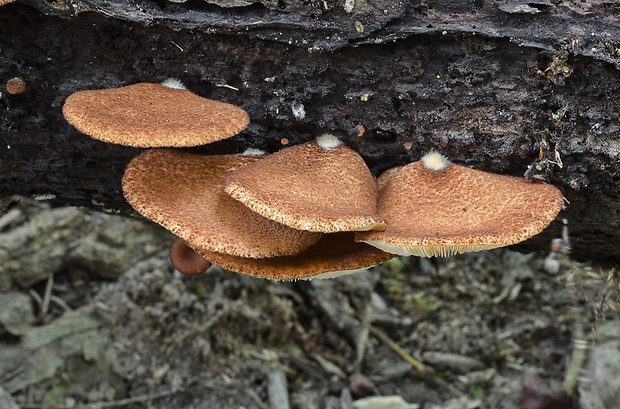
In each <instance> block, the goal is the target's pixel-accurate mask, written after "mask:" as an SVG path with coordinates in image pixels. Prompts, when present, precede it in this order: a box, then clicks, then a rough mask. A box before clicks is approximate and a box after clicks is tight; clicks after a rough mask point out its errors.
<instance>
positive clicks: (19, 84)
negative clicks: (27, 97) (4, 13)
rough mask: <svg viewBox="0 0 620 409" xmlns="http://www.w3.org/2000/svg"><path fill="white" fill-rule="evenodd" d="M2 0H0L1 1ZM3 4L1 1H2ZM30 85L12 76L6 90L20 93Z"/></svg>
mask: <svg viewBox="0 0 620 409" xmlns="http://www.w3.org/2000/svg"><path fill="white" fill-rule="evenodd" d="M1 1H2V0H0V2H1ZM0 5H1V3H0ZM27 89H28V87H27V86H26V81H24V80H23V79H21V78H10V79H9V80H8V81H7V82H6V92H8V93H9V94H11V95H19V94H23V93H24V92H26V90H27Z"/></svg>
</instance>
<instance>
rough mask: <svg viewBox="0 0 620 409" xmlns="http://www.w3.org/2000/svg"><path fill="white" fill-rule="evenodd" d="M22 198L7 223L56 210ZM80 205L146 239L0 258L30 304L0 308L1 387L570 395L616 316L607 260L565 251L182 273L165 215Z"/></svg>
mask: <svg viewBox="0 0 620 409" xmlns="http://www.w3.org/2000/svg"><path fill="white" fill-rule="evenodd" d="M16 208H18V209H21V210H20V211H21V213H22V214H23V215H26V216H24V218H22V219H19V220H16V221H13V222H10V221H7V215H9V214H12V215H13V216H11V217H14V215H15V213H14V212H13V213H11V211H9V212H8V213H6V214H5V215H4V216H2V217H0V236H5V238H6V237H8V236H9V235H10V234H11V232H14V231H20V232H22V233H20V234H22V236H23V230H18V229H19V228H20V226H21V227H23V226H24V225H27V224H28V223H30V222H31V221H32V220H33V218H34V215H35V214H36V215H41V214H50V216H49V217H50V218H51V217H56V216H53V213H52V212H54V210H57V209H51V208H49V206H45V205H42V204H41V203H34V202H30V201H27V200H21V201H20V202H19V203H18V204H17V205H14V206H13V207H12V209H16ZM79 211H80V212H83V213H84V214H85V215H86V216H85V221H84V223H86V224H88V223H91V224H93V223H94V224H95V225H97V226H99V227H98V229H99V230H97V231H98V233H97V234H99V236H97V237H100V236H101V234H102V232H103V231H104V230H105V229H110V228H113V227H111V226H119V225H122V226H125V227H124V230H123V229H120V230H119V229H118V228H115V229H116V230H114V231H123V232H124V233H123V235H125V236H123V237H129V236H128V233H127V232H128V229H129V227H127V226H130V227H131V226H133V227H132V228H137V229H140V236H141V240H142V241H141V244H140V246H149V248H150V249H154V250H153V251H150V252H145V253H144V256H143V257H142V259H141V260H139V261H135V260H132V259H130V258H128V259H127V260H128V261H127V264H128V265H127V266H126V271H125V272H124V273H122V274H120V275H117V276H116V277H114V276H111V275H110V274H106V273H105V272H102V271H99V272H98V271H96V270H97V268H100V269H106V268H108V267H106V261H107V260H99V262H97V254H95V252H93V254H91V263H84V262H82V263H65V264H60V265H59V266H60V267H58V271H49V273H51V274H50V275H49V276H48V277H47V278H45V279H43V280H39V281H38V282H37V283H35V284H29V285H28V286H25V287H24V286H20V282H19V274H17V275H16V274H15V272H14V271H9V267H6V266H7V264H5V267H2V266H0V276H4V278H3V280H4V282H9V284H8V285H7V288H4V290H6V291H5V292H3V293H0V296H2V297H5V298H3V299H2V300H3V301H2V303H6V304H5V305H4V306H3V309H4V307H7V308H8V307H10V308H9V309H13V310H17V309H18V308H17V307H16V306H17V305H18V301H17V300H18V299H19V298H20V297H22V298H23V297H25V300H26V303H25V305H26V307H25V312H24V313H23V314H24V315H18V317H25V318H18V319H17V320H15V319H13V320H12V321H11V320H10V319H7V318H6V316H5V315H3V316H1V317H0V322H1V323H2V325H0V345H1V346H2V347H1V348H0V387H2V388H4V389H5V390H6V391H8V392H9V393H10V394H11V396H12V398H13V399H14V401H15V402H17V404H18V405H19V406H20V407H21V408H42V407H49V408H71V407H87V408H95V407H97V408H101V407H122V408H136V409H137V408H163V407H167V408H222V409H228V408H231V409H232V408H235V409H237V408H273V409H280V408H287V407H291V408H301V409H306V408H308V409H310V408H334V409H335V408H361V407H366V408H368V407H373V406H369V405H370V404H371V403H372V401H371V400H369V399H368V397H372V396H375V397H376V396H384V397H387V396H392V398H390V399H391V400H390V402H391V403H389V404H388V403H385V402H386V401H383V402H384V403H382V404H380V406H374V407H380V408H387V407H391V408H401V407H402V408H407V407H409V408H425V409H427V408H435V409H440V408H441V409H448V408H496V409H513V408H521V407H523V408H539V409H551V408H560V407H562V408H564V407H571V405H573V406H572V407H575V408H579V407H585V406H583V402H581V403H580V402H579V399H580V398H579V393H578V392H577V388H575V389H573V391H574V394H573V397H572V404H571V403H567V402H569V401H570V400H569V399H568V397H567V396H565V395H566V394H565V393H564V392H563V391H564V387H563V383H564V382H565V378H566V376H567V375H566V374H567V368H569V367H571V364H570V363H571V362H573V363H574V362H575V358H574V356H575V354H574V352H575V348H574V346H575V345H577V344H578V343H577V342H575V341H576V340H579V339H581V338H583V337H584V335H583V334H582V332H583V333H585V335H586V336H587V335H588V334H589V333H591V332H593V331H594V330H595V329H596V328H597V327H598V326H599V324H601V323H602V322H603V321H606V320H607V321H611V320H612V319H615V318H617V317H618V308H617V307H618V305H619V304H618V302H620V297H619V291H618V283H617V274H616V270H614V269H613V268H612V267H611V266H602V267H599V266H595V265H594V264H592V263H590V264H587V265H585V264H580V263H577V262H574V261H571V260H570V259H569V258H567V257H559V261H558V263H557V264H556V267H559V269H558V271H557V272H554V269H553V268H552V267H553V266H552V263H550V262H549V261H548V260H547V262H546V259H548V258H549V253H531V254H520V253H516V252H513V251H510V250H506V249H499V250H494V251H487V252H482V253H472V254H465V255H460V256H456V257H450V258H433V259H425V258H414V257H410V258H399V259H394V260H392V261H390V262H387V263H384V264H383V265H381V266H378V267H374V268H371V269H369V270H368V271H365V272H360V273H356V274H352V275H349V276H343V277H340V278H336V279H330V280H314V281H295V282H276V281H269V280H262V279H254V278H250V277H245V276H242V275H238V274H235V273H231V272H228V271H224V270H222V269H219V268H218V267H215V266H214V267H212V268H211V269H210V270H209V271H208V272H207V273H206V274H203V275H199V276H183V275H181V274H179V273H178V272H176V271H175V270H174V269H173V267H172V266H171V265H170V262H169V260H168V254H167V246H168V245H169V244H170V242H171V241H172V237H171V236H170V235H168V234H166V233H163V232H162V231H161V229H159V228H158V227H156V226H153V225H150V224H143V223H142V222H138V221H136V220H132V219H127V218H123V217H120V216H113V215H103V214H100V213H93V212H90V211H86V210H79ZM46 212H47V213H46ZM95 219H96V220H105V223H100V221H97V222H94V221H93V220H95ZM69 228H71V229H74V230H75V227H74V226H70V227H69ZM59 229H60V228H59ZM83 230H84V229H83ZM86 230H87V231H88V229H86ZM91 234H95V233H94V232H91ZM61 236H62V235H61ZM64 237H66V236H64ZM86 237H88V235H84V236H80V238H79V240H80V241H83V240H86ZM144 237H150V239H149V241H150V242H149V243H148V244H145V240H144ZM15 239H19V238H15ZM21 239H22V240H23V243H24V246H28V241H29V240H30V238H28V237H21ZM33 240H34V239H33ZM131 245H132V244H130V243H127V246H128V248H130V247H131ZM57 246H58V249H62V248H63V242H62V240H58V242H57ZM71 246H74V245H71ZM64 251H65V253H64V254H67V255H70V254H71V251H72V250H71V247H70V246H69V247H66V248H65V250H64ZM117 251H121V250H117ZM53 253H54V252H53V251H50V252H49V254H50V257H52V254H53ZM99 254H101V253H99ZM69 258H70V257H69ZM556 258H558V257H557V255H556ZM129 264H130V265H129ZM85 266H88V267H85ZM97 266H99V267H97ZM11 268H12V267H11ZM50 269H51V267H50ZM550 271H551V272H550ZM7 275H9V276H10V278H6V276H7ZM50 277H53V279H51V278H50ZM104 277H105V278H104ZM1 281H2V280H0V282H1ZM46 293H47V296H46ZM9 294H10V296H11V297H14V298H12V299H11V300H14V301H10V302H8V301H7V298H6V297H8V295H9ZM46 299H48V304H47V306H46V307H45V308H44V305H45V300H46ZM50 300H51V301H50ZM20 305H22V304H20ZM15 314H17V312H15ZM27 317H30V318H27ZM20 320H21V322H19V321H20ZM15 321H18V323H17V324H20V325H16V324H15ZM11 322H12V324H9V323H11ZM571 357H573V358H571ZM571 359H572V361H571ZM579 364H580V362H579ZM575 365H576V364H575ZM573 366H574V365H573ZM578 366H580V365H578ZM580 376H581V378H580V379H581V380H580V381H579V387H580V388H581V397H582V398H583V396H584V395H587V391H588V389H587V385H586V384H585V383H584V382H585V381H584V380H587V379H589V378H588V374H587V372H583V371H582V372H580ZM590 380H591V379H590ZM523 383H525V385H526V386H525V387H524V386H523ZM397 397H400V398H402V400H399V399H398V398H397ZM582 400H583V399H582ZM404 402H408V403H409V404H410V405H408V406H406V405H404ZM46 405H47V406H46ZM84 405H86V406H84ZM287 405H289V406H287ZM364 405H366V406H364Z"/></svg>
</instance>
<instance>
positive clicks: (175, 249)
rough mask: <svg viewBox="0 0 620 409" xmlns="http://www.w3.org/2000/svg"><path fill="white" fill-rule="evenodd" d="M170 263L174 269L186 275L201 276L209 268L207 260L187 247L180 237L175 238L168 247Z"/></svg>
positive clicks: (209, 264)
mask: <svg viewBox="0 0 620 409" xmlns="http://www.w3.org/2000/svg"><path fill="white" fill-rule="evenodd" d="M170 261H171V262H172V265H173V266H174V268H176V269H177V270H178V271H179V272H181V273H183V274H186V275H198V274H202V273H204V272H205V271H207V270H208V269H209V267H211V263H210V262H209V261H208V260H207V259H205V258H204V257H203V256H201V255H200V254H199V253H197V252H196V251H195V250H194V249H193V248H191V247H190V246H188V245H187V243H186V242H185V240H183V239H182V238H180V237H177V238H176V239H175V240H174V241H173V242H172V246H170Z"/></svg>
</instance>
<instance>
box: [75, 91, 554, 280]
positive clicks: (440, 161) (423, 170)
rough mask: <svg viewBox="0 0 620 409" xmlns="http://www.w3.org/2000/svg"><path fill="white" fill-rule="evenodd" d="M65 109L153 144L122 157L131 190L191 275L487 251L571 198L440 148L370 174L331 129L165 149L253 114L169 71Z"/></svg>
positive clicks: (542, 222) (92, 125) (277, 274)
mask: <svg viewBox="0 0 620 409" xmlns="http://www.w3.org/2000/svg"><path fill="white" fill-rule="evenodd" d="M63 114H64V116H65V118H66V119H67V121H68V122H69V123H70V124H72V125H73V126H74V127H75V128H76V129H77V130H79V131H80V132H82V133H85V134H87V135H89V136H91V137H93V138H95V139H98V140H101V141H105V142H110V143H116V144H121V145H128V146H135V147H141V148H156V149H149V150H147V151H145V152H143V153H141V154H140V155H138V156H137V157H136V158H134V159H133V160H132V161H131V163H130V164H129V165H128V167H127V169H126V171H125V174H124V176H123V181H122V186H123V193H124V195H125V198H126V200H127V201H128V202H129V204H131V206H132V207H133V208H134V209H135V210H136V211H137V212H138V213H140V214H141V215H142V216H144V217H146V218H148V219H151V220H153V221H155V222H156V223H158V224H160V225H162V226H163V227H164V228H166V229H168V230H169V231H171V232H172V233H174V234H175V235H177V236H178V237H179V239H177V241H175V243H174V244H173V246H172V249H171V260H172V262H173V264H174V265H175V267H176V268H177V269H178V270H179V271H181V272H184V273H186V274H198V273H200V272H203V271H205V270H206V269H207V268H208V267H209V266H210V265H211V263H213V264H216V265H219V266H220V267H222V268H225V269H228V270H231V271H236V272H238V273H241V274H245V275H249V276H254V277H263V278H271V279H278V280H290V279H308V278H329V277H335V276H338V275H342V274H347V273H351V272H355V271H358V270H360V269H364V268H367V267H370V266H373V265H376V264H379V263H382V262H384V261H387V260H389V259H391V258H393V257H396V256H397V255H405V256H408V255H415V256H424V257H431V256H447V255H452V254H457V253H462V252H467V251H480V250H486V249H491V248H496V247H502V246H507V245H511V244H515V243H518V242H521V241H523V240H526V239H527V238H529V237H532V236H534V235H536V234H538V233H540V232H541V231H542V230H543V229H544V228H545V227H546V226H547V225H548V224H549V223H551V221H553V220H554V219H555V217H556V216H557V214H558V212H559V211H560V209H561V208H562V204H563V196H562V194H561V192H560V191H559V190H558V189H557V188H555V187H553V186H551V185H548V184H544V183H530V182H528V181H526V180H525V179H523V178H515V177H510V176H503V175H495V174H490V173H486V172H481V171H478V170H473V169H470V168H466V167H462V166H459V165H456V164H452V163H450V162H449V161H448V160H447V159H446V158H445V157H443V156H442V155H440V154H438V153H436V152H431V153H429V154H427V155H425V156H424V157H423V158H422V159H421V160H420V161H418V162H414V163H411V164H408V165H406V166H402V167H398V168H394V169H390V170H388V171H387V172H385V173H384V174H382V175H381V176H379V178H378V179H375V178H374V177H373V176H372V174H371V172H370V170H369V169H368V167H367V166H366V164H365V163H364V160H363V159H362V158H361V157H360V156H359V155H358V154H357V153H356V152H355V151H354V150H352V149H350V148H348V147H346V146H344V145H343V144H342V143H341V141H340V140H338V139H337V138H336V137H334V136H331V135H323V136H321V137H319V138H317V140H316V141H312V142H307V143H304V144H301V145H297V146H292V147H287V148H284V149H282V150H280V151H279V152H276V153H274V154H265V153H263V152H260V151H255V150H251V149H250V150H248V151H246V152H244V153H242V154H230V155H199V154H194V153H190V152H186V151H184V150H180V149H169V148H171V147H173V148H178V147H190V146H197V145H204V144H208V143H212V142H215V141H218V140H222V139H225V138H229V137H232V136H234V135H236V134H238V133H239V132H241V131H242V130H243V129H245V127H246V126H247V125H248V123H249V117H248V115H247V113H246V112H245V111H243V110H242V109H241V108H238V107H235V106H233V105H230V104H225V103H222V102H217V101H212V100H208V99H205V98H202V97H199V96H197V95H195V94H193V93H191V92H190V91H188V90H187V89H185V88H184V87H183V86H182V84H180V83H178V82H175V81H166V82H164V83H162V84H154V83H142V84H135V85H131V86H126V87H122V88H117V89H109V90H97V91H81V92H77V93H75V94H73V95H71V96H69V98H67V100H66V102H65V105H64V107H63ZM179 124H183V125H184V126H183V127H179V126H178V125H179ZM164 148H165V149H164Z"/></svg>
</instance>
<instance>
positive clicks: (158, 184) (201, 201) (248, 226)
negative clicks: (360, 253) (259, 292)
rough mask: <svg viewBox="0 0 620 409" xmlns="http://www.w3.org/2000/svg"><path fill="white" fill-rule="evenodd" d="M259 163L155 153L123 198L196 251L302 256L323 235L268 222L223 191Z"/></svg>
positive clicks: (138, 168) (144, 160)
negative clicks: (233, 176)
mask: <svg viewBox="0 0 620 409" xmlns="http://www.w3.org/2000/svg"><path fill="white" fill-rule="evenodd" d="M258 158H259V157H258V156H241V155H217V156H204V155H197V154H192V153H188V152H183V151H178V150H174V149H156V150H149V151H146V152H144V153H142V154H140V155H139V156H137V157H136V158H134V159H133V160H132V161H131V163H130V164H129V166H128V167H127V169H126V171H125V175H124V176H123V183H122V185H123V193H124V195H125V198H126V199H127V201H128V202H129V204H131V205H132V207H133V208H134V209H135V210H136V211H137V212H138V213H140V214H141V215H143V216H144V217H146V218H148V219H151V220H153V221H155V222H156V223H159V224H160V225H162V226H163V227H164V228H166V229H168V230H169V231H171V232H172V233H174V234H175V235H177V236H178V237H181V238H182V239H184V240H185V241H186V242H187V244H188V245H189V246H190V247H192V248H194V249H197V248H203V249H208V250H210V251H215V252H219V253H224V254H231V255H235V256H239V257H249V258H261V257H275V256H284V255H293V254H298V253H300V252H302V251H303V250H305V249H307V248H308V247H310V246H311V245H313V244H315V243H316V242H317V241H318V240H319V239H320V238H321V236H322V234H320V233H312V232H307V231H301V230H296V229H292V228H290V227H287V226H285V225H282V224H280V223H277V222H274V221H272V220H269V219H266V218H264V217H262V216H260V215H259V214H257V213H254V212H253V211H251V210H250V209H248V208H247V207H246V206H244V205H243V204H241V203H240V202H237V201H236V200H234V199H232V198H231V197H229V196H228V195H227V194H226V193H224V192H223V191H222V189H221V186H220V185H221V181H222V179H223V178H224V177H225V176H226V175H227V174H228V173H229V172H231V171H234V170H235V169H238V168H241V167H243V166H246V165H248V164H249V163H252V162H254V161H256V160H258Z"/></svg>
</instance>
